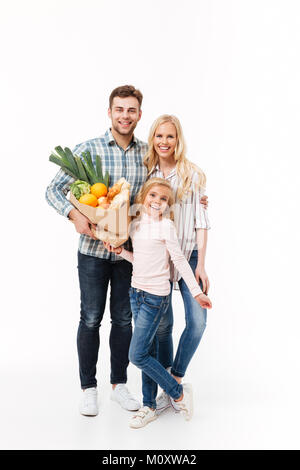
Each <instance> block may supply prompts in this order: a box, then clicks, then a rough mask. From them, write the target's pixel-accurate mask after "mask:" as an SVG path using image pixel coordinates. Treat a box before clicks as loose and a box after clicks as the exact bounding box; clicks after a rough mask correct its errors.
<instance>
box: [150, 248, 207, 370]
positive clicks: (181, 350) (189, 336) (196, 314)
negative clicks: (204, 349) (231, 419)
mask: <svg viewBox="0 0 300 470" xmlns="http://www.w3.org/2000/svg"><path fill="white" fill-rule="evenodd" d="M197 261H198V251H197V250H194V251H193V252H192V255H191V258H190V261H189V264H190V266H191V268H192V270H193V272H195V269H196V266H197ZM178 284H179V289H180V292H181V295H182V300H183V304H184V310H185V323H186V325H185V329H184V331H183V332H182V335H181V337H180V340H179V344H178V348H177V352H176V356H175V359H174V361H173V341H172V328H173V310H172V302H171V299H170V304H169V307H168V309H167V311H166V313H165V315H164V316H163V318H162V320H161V323H160V325H159V328H158V330H157V340H158V344H159V361H160V363H161V364H162V365H163V366H164V367H165V368H167V367H172V369H171V373H172V374H173V375H175V376H176V377H184V375H185V372H186V370H187V367H188V365H189V363H190V361H191V359H192V357H193V355H194V353H195V351H196V349H197V348H198V346H199V343H200V341H201V338H202V335H203V333H204V330H205V327H206V318H207V310H206V309H204V308H202V307H201V306H200V305H199V304H198V302H196V300H195V299H194V298H193V296H192V294H191V293H190V291H189V289H188V287H187V285H186V283H185V282H184V280H183V279H182V278H181V279H180V280H179V283H178ZM200 287H201V288H202V282H201V281H200ZM170 296H171V294H170Z"/></svg>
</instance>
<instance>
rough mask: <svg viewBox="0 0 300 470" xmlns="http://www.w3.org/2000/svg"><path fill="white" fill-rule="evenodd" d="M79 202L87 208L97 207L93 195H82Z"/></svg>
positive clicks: (96, 201) (96, 200)
mask: <svg viewBox="0 0 300 470" xmlns="http://www.w3.org/2000/svg"><path fill="white" fill-rule="evenodd" d="M79 202H81V204H86V205H87V206H93V207H97V206H98V199H97V198H96V196H94V194H83V195H82V196H80V198H79Z"/></svg>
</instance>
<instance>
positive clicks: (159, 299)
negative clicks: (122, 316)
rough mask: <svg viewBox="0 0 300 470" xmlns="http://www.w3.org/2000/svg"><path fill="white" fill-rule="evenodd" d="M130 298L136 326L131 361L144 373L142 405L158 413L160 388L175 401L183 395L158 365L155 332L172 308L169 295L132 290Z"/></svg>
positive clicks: (130, 349)
mask: <svg viewBox="0 0 300 470" xmlns="http://www.w3.org/2000/svg"><path fill="white" fill-rule="evenodd" d="M129 296H130V304H131V310H132V315H133V319H134V324H135V325H134V330H133V335H132V338H131V343H130V348H129V360H130V361H131V362H132V363H133V364H135V365H136V366H137V367H138V368H139V369H141V370H142V383H143V385H142V389H143V390H142V391H143V405H144V406H149V408H153V409H155V408H156V395H157V384H158V385H160V387H161V388H163V389H164V390H165V391H166V393H167V394H168V395H170V396H171V397H172V398H174V399H175V400H176V399H177V398H179V397H180V396H181V394H182V385H180V384H178V383H177V382H176V380H175V379H174V378H173V377H172V376H171V375H170V374H169V373H168V372H167V371H166V369H165V368H164V366H163V365H161V364H160V363H159V361H158V340H157V336H156V332H157V329H158V327H159V323H160V320H161V318H162V316H163V315H164V314H165V313H166V311H167V309H168V307H169V304H170V295H167V296H159V295H154V294H150V293H148V292H145V291H143V290H140V289H136V288H134V287H131V288H130V289H129Z"/></svg>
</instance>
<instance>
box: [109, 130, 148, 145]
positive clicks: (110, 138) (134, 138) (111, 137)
mask: <svg viewBox="0 0 300 470" xmlns="http://www.w3.org/2000/svg"><path fill="white" fill-rule="evenodd" d="M104 138H105V140H106V142H107V143H108V144H110V145H111V144H114V143H115V144H116V141H115V138H114V136H113V135H112V132H111V129H107V131H106V132H105V134H104ZM132 143H133V144H134V145H137V144H139V139H138V138H137V137H135V135H134V134H133V138H132Z"/></svg>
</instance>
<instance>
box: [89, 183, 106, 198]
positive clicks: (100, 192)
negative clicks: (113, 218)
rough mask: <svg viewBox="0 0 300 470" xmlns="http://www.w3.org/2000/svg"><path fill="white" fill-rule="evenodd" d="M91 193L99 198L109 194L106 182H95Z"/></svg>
mask: <svg viewBox="0 0 300 470" xmlns="http://www.w3.org/2000/svg"><path fill="white" fill-rule="evenodd" d="M91 193H92V194H93V195H94V196H96V198H97V199H99V197H103V196H106V194H107V187H106V186H105V184H104V183H95V184H93V186H92V187H91Z"/></svg>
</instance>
